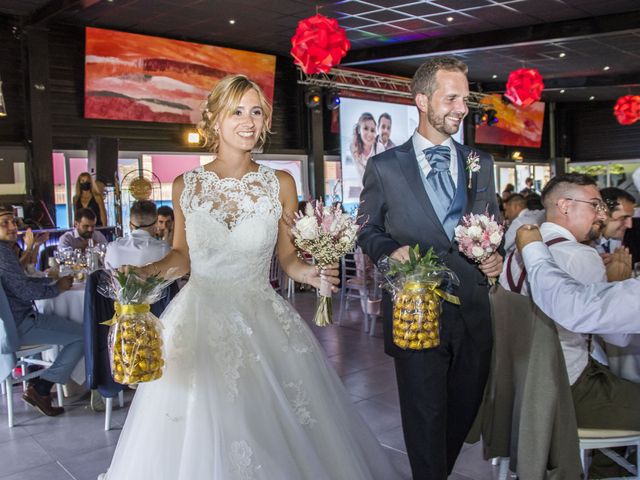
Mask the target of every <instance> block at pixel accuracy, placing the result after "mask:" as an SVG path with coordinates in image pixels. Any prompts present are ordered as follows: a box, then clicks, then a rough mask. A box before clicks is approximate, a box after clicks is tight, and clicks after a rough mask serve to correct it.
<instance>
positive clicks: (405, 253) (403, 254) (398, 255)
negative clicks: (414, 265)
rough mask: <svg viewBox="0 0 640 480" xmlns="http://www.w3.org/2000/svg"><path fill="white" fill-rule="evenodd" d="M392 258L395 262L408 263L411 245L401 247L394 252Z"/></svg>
mask: <svg viewBox="0 0 640 480" xmlns="http://www.w3.org/2000/svg"><path fill="white" fill-rule="evenodd" d="M391 258H393V259H394V260H398V261H399V262H408V261H409V245H405V246H404V247H400V248H398V249H396V250H394V251H393V253H392V254H391Z"/></svg>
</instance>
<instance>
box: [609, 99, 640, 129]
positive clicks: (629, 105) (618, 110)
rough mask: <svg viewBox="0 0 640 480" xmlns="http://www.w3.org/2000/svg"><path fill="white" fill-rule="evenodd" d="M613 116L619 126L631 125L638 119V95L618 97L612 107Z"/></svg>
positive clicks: (639, 104)
mask: <svg viewBox="0 0 640 480" xmlns="http://www.w3.org/2000/svg"><path fill="white" fill-rule="evenodd" d="M613 114H614V115H615V116H616V119H617V120H618V123H619V124H620V125H631V124H633V123H635V122H637V121H638V120H639V119H640V95H625V96H624V97H620V98H619V99H618V101H617V102H616V105H615V106H614V107H613Z"/></svg>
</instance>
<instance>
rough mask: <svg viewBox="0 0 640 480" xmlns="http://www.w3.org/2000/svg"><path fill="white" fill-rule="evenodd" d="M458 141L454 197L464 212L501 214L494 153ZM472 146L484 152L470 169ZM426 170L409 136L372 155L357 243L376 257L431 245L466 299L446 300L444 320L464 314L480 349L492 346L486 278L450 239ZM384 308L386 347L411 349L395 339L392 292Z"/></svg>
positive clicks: (407, 352)
mask: <svg viewBox="0 0 640 480" xmlns="http://www.w3.org/2000/svg"><path fill="white" fill-rule="evenodd" d="M454 144H455V148H456V153H457V161H458V182H457V189H456V197H458V196H459V195H460V196H462V198H459V199H458V200H459V201H462V208H461V211H462V214H466V213H469V212H473V213H483V212H484V211H485V210H487V209H488V211H489V213H490V214H493V215H496V218H498V219H499V218H500V213H499V209H498V204H497V202H496V192H495V185H494V180H493V160H492V158H491V156H490V155H488V154H486V153H484V152H481V151H480V150H477V149H475V148H473V149H472V148H470V147H467V146H465V145H461V144H459V143H457V142H454ZM472 151H474V152H475V153H477V154H478V155H479V156H480V170H479V171H478V172H476V173H473V174H472V175H471V174H470V173H469V172H468V171H467V170H466V162H467V158H468V156H469V154H470V153H471V152H472ZM422 175H423V173H422V170H421V169H420V166H419V165H418V162H417V160H416V155H415V152H414V149H413V142H412V140H411V139H409V141H407V142H406V143H404V144H403V145H400V146H399V147H396V148H393V149H391V150H387V151H385V152H383V153H381V154H379V155H376V156H374V157H372V158H370V159H369V161H368V162H367V167H366V170H365V173H364V178H363V183H364V189H363V191H362V194H361V197H360V199H361V204H360V208H359V212H358V216H359V220H358V222H359V223H360V224H361V225H362V228H361V230H360V233H359V235H358V243H359V245H360V246H361V247H362V249H363V251H364V252H365V253H366V254H367V255H369V257H371V259H372V260H373V261H374V262H378V261H379V260H380V259H381V258H382V257H383V256H385V255H387V256H388V255H391V253H392V252H393V251H394V250H396V249H397V248H399V247H401V246H404V245H409V246H414V245H416V244H418V245H420V251H421V252H426V251H427V250H428V249H429V247H433V248H434V251H435V252H436V253H437V254H438V255H440V258H441V260H442V261H443V262H444V263H445V264H446V265H447V266H448V267H449V268H451V269H452V270H453V271H454V272H455V273H456V274H457V276H458V278H459V279H460V286H459V287H455V289H454V290H453V292H452V293H454V294H456V295H457V296H458V297H460V301H461V303H462V304H461V306H454V305H452V304H450V303H447V302H443V308H444V310H443V314H442V316H441V321H443V322H446V321H447V319H455V318H457V317H461V318H462V320H463V321H464V324H465V326H466V328H467V331H468V332H469V334H470V336H471V338H472V339H473V341H474V343H475V344H476V346H477V347H478V349H479V350H485V349H490V348H491V342H492V333H491V316H490V307H489V298H488V294H487V290H488V283H487V278H486V277H485V276H484V275H483V274H482V272H481V271H480V270H479V269H478V266H477V265H476V264H475V263H474V262H472V261H470V260H469V259H467V258H466V257H465V256H464V255H463V254H462V253H460V252H459V251H458V245H457V243H456V242H455V241H454V240H452V239H449V237H448V235H447V234H446V232H445V230H444V228H443V227H442V224H441V222H440V220H439V219H438V216H437V215H436V212H435V210H434V208H433V206H432V204H431V201H430V200H429V195H428V194H427V191H426V190H425V187H424V184H423V182H422ZM470 175H471V181H470V182H469V176H470ZM469 183H470V187H469ZM455 201H456V199H454V202H455ZM383 311H384V322H383V328H384V339H385V351H386V352H387V353H388V354H389V355H392V356H403V355H410V354H411V351H410V350H402V349H400V348H398V347H396V346H395V345H394V344H393V340H392V323H391V311H392V308H391V299H390V296H389V295H388V294H385V296H384V299H383Z"/></svg>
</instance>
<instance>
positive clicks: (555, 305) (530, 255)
mask: <svg viewBox="0 0 640 480" xmlns="http://www.w3.org/2000/svg"><path fill="white" fill-rule="evenodd" d="M522 259H523V261H524V265H525V267H526V269H527V279H528V281H529V285H530V286H531V296H532V298H533V301H534V302H535V303H536V305H538V306H539V307H540V309H541V310H542V311H543V312H544V313H546V314H547V315H548V316H549V317H551V318H554V319H555V318H557V319H558V320H556V321H557V322H558V323H561V324H562V326H564V327H565V328H566V329H568V330H572V331H575V332H592V333H599V334H607V333H627V334H632V333H640V314H639V313H638V312H640V278H630V279H629V280H624V281H623V282H610V283H595V284H591V285H583V284H582V283H580V282H578V281H577V280H576V279H574V278H572V277H571V276H570V275H569V274H567V273H566V272H564V271H563V270H562V269H560V267H558V264H557V263H556V262H555V260H554V259H553V257H552V255H551V253H550V252H549V248H547V246H546V245H544V244H543V243H542V242H533V243H530V244H529V245H527V246H526V247H525V248H524V250H523V251H522Z"/></svg>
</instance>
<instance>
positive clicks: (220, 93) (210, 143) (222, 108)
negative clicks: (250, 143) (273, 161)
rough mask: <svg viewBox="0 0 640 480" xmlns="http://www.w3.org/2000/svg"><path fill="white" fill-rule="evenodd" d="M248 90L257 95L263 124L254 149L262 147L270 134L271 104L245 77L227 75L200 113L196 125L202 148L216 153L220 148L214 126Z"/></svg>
mask: <svg viewBox="0 0 640 480" xmlns="http://www.w3.org/2000/svg"><path fill="white" fill-rule="evenodd" d="M250 89H253V90H255V91H256V93H257V94H258V100H259V102H260V107H261V108H262V115H263V118H264V122H263V123H262V130H261V131H260V136H259V137H258V141H257V142H256V145H255V148H260V147H262V146H263V145H264V142H265V141H266V139H267V134H269V133H271V130H270V127H271V104H270V103H269V100H267V97H266V96H265V94H264V92H263V91H262V89H261V88H260V86H259V85H258V84H257V83H255V82H254V81H252V80H250V79H249V78H248V77H247V76H246V75H229V76H228V77H224V78H223V79H222V80H220V81H219V82H218V83H217V84H216V86H215V87H213V90H211V93H209V96H208V97H207V105H206V107H205V108H204V110H203V112H202V121H201V122H199V123H198V125H197V127H198V132H200V135H202V137H203V138H204V145H203V146H204V147H205V148H208V149H209V150H210V151H212V152H214V153H216V152H217V151H218V147H219V146H220V134H219V133H218V131H217V129H216V127H215V124H216V122H218V121H219V120H221V119H222V118H224V117H226V116H228V115H230V114H231V113H232V112H233V111H234V110H235V109H236V108H237V107H238V105H240V101H241V100H242V96H243V95H244V94H245V93H246V92H247V91H248V90H250Z"/></svg>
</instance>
